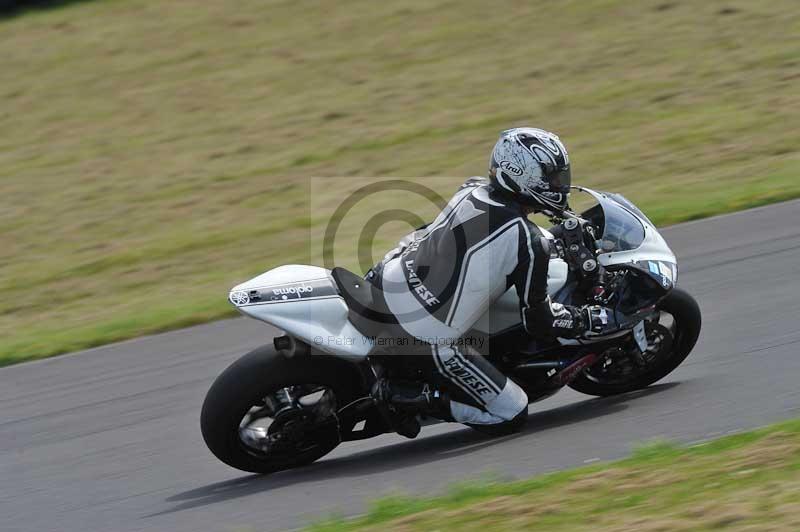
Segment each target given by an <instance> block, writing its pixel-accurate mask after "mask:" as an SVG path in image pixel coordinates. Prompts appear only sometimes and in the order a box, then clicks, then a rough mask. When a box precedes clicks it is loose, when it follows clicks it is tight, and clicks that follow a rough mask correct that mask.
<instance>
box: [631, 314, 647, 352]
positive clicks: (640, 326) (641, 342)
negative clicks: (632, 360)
mask: <svg viewBox="0 0 800 532" xmlns="http://www.w3.org/2000/svg"><path fill="white" fill-rule="evenodd" d="M633 339H634V340H636V345H638V346H639V350H640V351H641V352H642V353H644V352H645V351H647V334H646V333H645V332H644V320H642V321H640V322H639V323H637V324H636V327H634V328H633Z"/></svg>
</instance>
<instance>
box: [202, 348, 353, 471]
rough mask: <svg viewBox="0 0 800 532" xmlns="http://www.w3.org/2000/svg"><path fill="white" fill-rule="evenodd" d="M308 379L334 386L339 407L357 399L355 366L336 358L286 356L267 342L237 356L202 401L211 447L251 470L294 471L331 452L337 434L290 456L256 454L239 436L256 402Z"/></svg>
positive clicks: (216, 453)
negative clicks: (242, 422)
mask: <svg viewBox="0 0 800 532" xmlns="http://www.w3.org/2000/svg"><path fill="white" fill-rule="evenodd" d="M303 383H316V384H320V385H324V386H326V387H328V388H330V389H331V390H333V392H334V395H335V397H336V401H337V404H338V406H339V407H341V406H344V405H345V404H347V403H349V402H350V401H352V400H353V399H355V397H356V394H357V391H358V381H357V379H356V375H355V371H354V368H353V367H352V366H351V365H350V364H348V363H347V362H344V361H342V360H340V359H336V358H333V357H329V356H313V355H307V356H295V357H292V358H287V357H285V356H284V355H282V354H279V353H278V352H277V351H276V350H275V348H274V347H272V346H264V347H260V348H258V349H255V350H254V351H251V352H250V353H248V354H246V355H244V356H243V357H241V358H240V359H238V360H237V361H236V362H234V363H233V364H231V365H230V366H229V367H228V368H227V369H225V371H223V372H222V373H221V374H220V375H219V377H217V379H216V380H215V381H214V384H212V385H211V389H209V391H208V394H207V395H206V398H205V401H204V402H203V408H202V411H201V414H200V429H201V431H202V433H203V439H204V440H205V442H206V445H207V446H208V448H209V450H211V452H212V453H214V456H216V457H217V458H219V459H220V460H221V461H223V462H224V463H226V464H228V465H229V466H231V467H234V468H236V469H240V470H242V471H248V472H252V473H273V472H275V471H280V470H284V469H291V468H294V467H299V466H302V465H306V464H310V463H311V462H313V461H315V460H317V459H319V458H321V457H322V456H324V455H326V454H328V453H329V452H330V451H332V450H333V449H334V448H335V447H336V446H337V445H338V444H339V442H338V438H337V440H336V441H327V442H325V443H322V444H320V445H319V446H317V447H313V448H311V449H309V450H306V451H303V452H298V453H297V454H294V455H291V456H288V457H287V456H286V455H283V456H277V457H275V456H270V455H269V454H268V453H261V454H259V453H254V452H252V449H248V447H247V446H246V445H245V444H244V443H243V442H242V440H241V438H240V435H239V425H240V423H241V421H242V419H243V418H244V416H245V414H247V412H248V411H249V410H250V408H251V407H252V406H253V405H255V404H256V403H257V402H258V401H260V400H261V399H263V398H264V397H265V396H266V395H267V394H269V393H272V392H273V391H275V390H278V389H280V388H282V387H284V386H289V385H294V384H303Z"/></svg>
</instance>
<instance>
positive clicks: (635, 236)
mask: <svg viewBox="0 0 800 532" xmlns="http://www.w3.org/2000/svg"><path fill="white" fill-rule="evenodd" d="M600 205H601V206H602V208H603V218H604V224H603V249H604V250H605V251H608V252H616V251H629V250H632V249H636V248H638V247H639V246H641V245H642V242H644V225H642V222H640V221H639V219H638V218H637V217H636V216H634V215H633V214H631V212H630V211H628V210H627V209H625V208H624V207H622V206H621V205H620V204H619V203H617V202H615V201H611V200H609V199H602V200H600ZM612 245H613V248H612Z"/></svg>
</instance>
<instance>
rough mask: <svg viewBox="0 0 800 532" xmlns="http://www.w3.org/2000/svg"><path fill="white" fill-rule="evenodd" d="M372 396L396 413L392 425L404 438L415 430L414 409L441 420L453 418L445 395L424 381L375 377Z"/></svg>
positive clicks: (417, 426) (417, 431)
mask: <svg viewBox="0 0 800 532" xmlns="http://www.w3.org/2000/svg"><path fill="white" fill-rule="evenodd" d="M372 396H373V397H374V398H375V400H376V401H378V403H379V404H383V405H390V406H391V407H393V409H394V410H395V412H397V413H398V414H399V416H397V418H396V419H395V420H394V423H393V424H394V425H395V427H394V428H395V430H396V431H397V433H398V434H400V435H402V436H406V437H408V438H414V437H416V436H417V434H419V431H420V425H419V421H418V420H417V414H418V413H419V414H424V415H429V416H431V417H435V418H437V419H441V420H443V421H452V420H453V417H452V414H451V413H450V398H449V396H448V395H447V394H446V393H444V392H442V391H440V390H435V389H432V388H431V387H430V386H429V385H428V384H427V383H424V384H421V383H409V382H401V381H397V382H395V381H390V380H388V379H379V380H378V381H377V382H376V383H375V385H374V386H373V387H372Z"/></svg>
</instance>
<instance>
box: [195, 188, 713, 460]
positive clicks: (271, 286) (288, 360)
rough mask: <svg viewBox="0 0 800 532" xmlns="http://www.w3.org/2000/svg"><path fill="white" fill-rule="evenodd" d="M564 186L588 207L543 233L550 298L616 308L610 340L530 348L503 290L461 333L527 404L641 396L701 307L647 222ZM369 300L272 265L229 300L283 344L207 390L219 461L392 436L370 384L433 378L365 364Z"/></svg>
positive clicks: (300, 455) (680, 346)
mask: <svg viewBox="0 0 800 532" xmlns="http://www.w3.org/2000/svg"><path fill="white" fill-rule="evenodd" d="M574 188H576V189H577V190H579V191H581V192H584V193H587V194H589V195H591V196H592V197H593V198H594V200H595V201H596V203H595V205H594V206H593V207H591V208H589V209H588V210H586V211H584V212H582V213H580V214H577V213H572V212H566V213H564V214H563V215H562V216H560V217H558V218H554V219H553V222H554V225H553V227H551V228H550V230H549V231H543V232H544V234H545V235H546V236H547V237H548V238H549V239H551V244H552V245H551V249H552V250H553V254H552V258H551V263H550V274H549V279H548V291H549V293H550V295H551V297H552V299H553V300H555V301H558V302H562V303H565V304H570V305H576V306H579V305H584V304H600V305H603V306H605V307H610V308H613V309H614V314H615V316H616V318H617V319H618V321H619V324H620V328H619V330H617V331H616V332H614V333H613V334H609V335H605V336H597V337H591V338H589V339H581V340H564V339H559V340H557V341H554V342H549V343H541V342H538V343H537V342H536V341H534V340H532V339H531V338H530V336H529V335H527V334H526V333H525V330H524V329H523V327H522V323H521V319H520V311H519V298H518V297H517V295H516V294H515V293H514V292H513V289H512V290H510V291H509V292H507V293H506V294H504V295H503V296H502V297H501V298H500V299H498V300H497V301H496V302H495V304H494V305H493V307H492V308H491V309H490V310H489V311H488V312H487V313H486V314H485V315H484V316H483V317H482V318H481V319H480V320H479V321H478V322H477V323H476V324H475V326H474V330H472V331H470V333H469V334H468V335H467V336H469V337H474V338H485V339H486V342H485V343H482V345H483V346H484V347H483V354H484V356H485V357H486V358H487V359H488V360H489V361H490V362H491V363H492V364H494V365H496V366H497V367H498V369H499V370H500V371H501V372H503V373H504V374H506V375H508V376H509V377H510V378H512V379H514V381H515V382H517V383H518V384H519V385H520V386H521V387H522V388H523V389H524V390H525V391H526V392H527V394H528V397H529V399H530V401H531V402H533V401H537V400H541V399H543V398H545V397H547V396H549V395H552V394H553V393H555V392H556V391H558V390H559V389H560V388H562V387H564V386H566V385H568V386H570V387H572V388H574V389H575V390H577V391H579V392H583V393H586V394H590V395H597V396H607V395H615V394H620V393H625V392H629V391H632V390H637V389H641V388H644V387H646V386H649V385H650V384H652V383H654V382H656V381H658V380H660V379H662V378H663V377H664V376H666V375H667V374H669V373H670V372H671V371H672V370H674V369H675V368H676V367H678V365H679V364H680V363H681V362H683V360H684V359H685V358H686V357H687V356H688V355H689V353H690V352H691V350H692V348H693V347H694V345H695V343H696V341H697V338H698V335H699V334H700V324H701V316H700V310H699V308H698V305H697V303H696V302H695V300H694V299H693V298H692V296H691V295H689V294H688V293H687V292H685V291H683V290H681V289H680V288H677V286H676V283H677V278H678V266H677V260H676V258H675V255H674V254H673V253H672V251H671V250H670V248H669V246H668V245H667V243H666V242H665V240H664V239H663V237H662V236H661V235H660V234H659V232H658V230H657V229H656V228H655V226H654V225H653V224H652V223H651V222H650V221H649V220H648V219H647V217H646V216H645V215H644V214H643V213H642V212H641V211H640V210H639V209H637V208H636V207H635V206H634V205H633V204H632V203H631V202H629V201H628V200H626V199H625V198H624V197H622V196H620V195H617V194H612V193H605V192H597V191H594V190H591V189H587V188H581V187H574ZM371 290H372V288H371V285H370V284H369V283H367V282H366V281H364V279H363V278H362V277H361V276H358V275H355V274H353V273H351V272H348V271H347V270H344V269H341V268H334V269H333V270H328V269H325V268H321V267H317V266H302V265H289V266H281V267H279V268H275V269H273V270H270V271H268V272H266V273H264V274H262V275H259V276H258V277H255V278H253V279H251V280H249V281H247V282H245V283H242V284H240V285H238V286H236V287H234V288H233V290H231V292H230V295H229V299H230V301H231V303H233V304H234V305H235V306H236V307H237V308H238V310H239V311H240V312H241V313H243V314H245V315H247V316H250V317H252V318H256V319H258V320H261V321H263V322H266V323H268V324H270V325H272V326H274V327H276V328H278V329H280V330H282V331H283V335H282V336H279V337H277V338H275V339H274V341H273V343H272V344H269V345H265V346H263V347H260V348H258V349H255V350H254V351H252V352H250V353H248V354H246V355H244V356H243V357H241V358H240V359H238V360H237V361H236V362H234V363H233V364H232V365H231V366H229V367H228V368H227V369H226V370H225V371H224V372H223V373H222V374H221V375H220V376H219V377H218V378H217V379H216V381H215V382H214V384H213V385H212V386H211V389H210V390H209V392H208V394H207V396H206V399H205V402H204V404H203V409H202V414H201V428H202V433H203V438H204V439H205V442H206V444H207V445H208V447H209V449H210V450H211V452H213V453H214V455H216V456H217V458H219V459H220V460H222V461H223V462H225V463H226V464H228V465H230V466H232V467H235V468H238V469H241V470H243V471H251V472H258V473H270V472H274V471H279V470H284V469H289V468H293V467H298V466H301V465H304V464H308V463H311V462H313V461H314V460H317V459H318V458H320V457H322V456H323V455H325V454H326V453H328V452H330V451H331V450H332V449H333V448H335V447H336V446H337V445H339V444H340V443H342V442H345V441H350V440H359V439H365V438H370V437H373V436H376V435H379V434H382V433H386V432H393V431H394V430H395V428H394V425H393V423H394V422H393V417H392V415H393V414H392V411H391V407H387V406H386V405H382V404H379V403H378V402H376V401H375V400H374V399H373V398H372V396H371V395H370V390H371V388H372V385H373V384H374V382H375V380H376V379H377V378H379V377H382V376H388V377H390V378H395V377H400V378H403V379H406V380H407V379H410V378H416V379H420V380H421V381H424V382H431V381H432V380H434V379H436V376H434V375H419V373H418V372H415V373H410V374H405V375H396V374H393V373H392V372H397V371H401V372H402V369H400V370H398V369H396V368H387V367H386V366H385V365H384V364H382V363H381V362H380V357H376V356H375V354H376V353H377V352H378V351H384V352H385V350H386V347H385V346H381V345H379V344H381V337H380V331H376V330H375V324H374V320H365V319H364V317H365V315H368V314H369V313H370V311H371V307H372V306H373V305H374V303H373V299H372V292H371ZM368 322H369V323H368ZM406 415H407V413H406ZM420 417H422V416H421V415H420ZM423 421H434V422H435V421H436V420H424V419H423ZM474 428H476V429H478V430H482V431H484V432H487V433H490V434H491V433H499V432H501V431H502V429H503V427H502V426H496V425H495V426H483V427H479V426H476V427H474Z"/></svg>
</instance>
